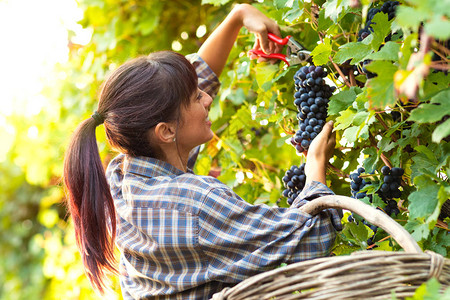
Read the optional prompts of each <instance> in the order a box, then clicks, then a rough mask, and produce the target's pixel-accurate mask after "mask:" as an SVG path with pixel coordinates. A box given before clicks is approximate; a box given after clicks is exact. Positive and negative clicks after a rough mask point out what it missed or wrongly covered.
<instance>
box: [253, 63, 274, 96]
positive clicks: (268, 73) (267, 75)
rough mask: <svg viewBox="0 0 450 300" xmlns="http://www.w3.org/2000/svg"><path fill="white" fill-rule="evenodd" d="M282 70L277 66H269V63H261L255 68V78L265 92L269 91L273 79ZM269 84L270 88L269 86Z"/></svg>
mask: <svg viewBox="0 0 450 300" xmlns="http://www.w3.org/2000/svg"><path fill="white" fill-rule="evenodd" d="M279 70H280V67H279V66H278V65H277V64H274V65H272V64H269V63H259V64H257V65H256V67H255V78H256V82H257V83H258V86H259V87H260V88H261V89H263V90H264V91H268V90H269V89H270V87H271V84H272V79H273V78H274V77H275V74H276V73H277V72H278V71H279ZM267 83H269V84H270V86H267Z"/></svg>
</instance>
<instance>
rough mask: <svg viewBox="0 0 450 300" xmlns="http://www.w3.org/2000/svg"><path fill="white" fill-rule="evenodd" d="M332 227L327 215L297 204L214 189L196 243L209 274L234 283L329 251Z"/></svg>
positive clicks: (201, 216) (204, 210)
mask: <svg viewBox="0 0 450 300" xmlns="http://www.w3.org/2000/svg"><path fill="white" fill-rule="evenodd" d="M335 237H336V232H335V229H334V227H333V225H332V224H331V220H330V218H329V217H328V215H327V214H319V215H317V216H314V217H312V216H311V215H309V214H307V213H304V212H302V211H301V210H300V209H298V207H291V208H280V207H269V206H267V205H251V204H249V203H248V202H246V201H244V200H242V199H241V198H239V196H237V195H236V194H234V193H233V192H232V191H230V190H225V189H217V188H216V189H213V190H211V191H210V193H209V194H208V197H207V198H206V199H205V201H204V203H203V205H202V209H201V212H200V215H199V244H200V247H201V250H202V251H203V253H204V254H205V258H206V259H207V260H208V270H207V273H208V278H209V279H210V280H217V281H222V282H227V283H235V282H239V281H241V280H244V279H245V278H248V277H250V276H253V275H255V274H257V273H260V272H264V271H266V270H269V269H273V268H275V267H278V266H279V265H280V264H281V263H293V262H298V261H303V260H307V259H312V258H316V257H323V256H326V255H328V254H329V252H330V250H331V248H332V246H333V243H334V240H335Z"/></svg>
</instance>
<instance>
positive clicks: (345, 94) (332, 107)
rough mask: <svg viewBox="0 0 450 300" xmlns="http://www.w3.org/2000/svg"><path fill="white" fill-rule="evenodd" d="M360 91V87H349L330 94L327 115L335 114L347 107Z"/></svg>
mask: <svg viewBox="0 0 450 300" xmlns="http://www.w3.org/2000/svg"><path fill="white" fill-rule="evenodd" d="M360 92H361V89H360V88H358V87H351V88H350V89H349V90H344V91H340V92H339V93H338V94H335V95H333V96H331V98H330V102H329V103H328V115H337V114H339V112H341V111H343V110H345V109H347V108H348V107H349V106H350V105H351V104H352V103H353V102H354V101H355V99H356V96H357V94H359V93H360Z"/></svg>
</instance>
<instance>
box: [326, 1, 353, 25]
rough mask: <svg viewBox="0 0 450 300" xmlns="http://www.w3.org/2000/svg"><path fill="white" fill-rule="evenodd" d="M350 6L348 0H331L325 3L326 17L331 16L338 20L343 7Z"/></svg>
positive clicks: (334, 20) (332, 18)
mask: <svg viewBox="0 0 450 300" xmlns="http://www.w3.org/2000/svg"><path fill="white" fill-rule="evenodd" d="M347 7H348V0H329V1H326V2H325V3H324V4H323V8H324V9H325V17H327V18H328V17H329V18H330V19H331V20H333V22H336V21H337V19H338V17H339V14H340V13H341V12H342V10H343V9H346V8H347Z"/></svg>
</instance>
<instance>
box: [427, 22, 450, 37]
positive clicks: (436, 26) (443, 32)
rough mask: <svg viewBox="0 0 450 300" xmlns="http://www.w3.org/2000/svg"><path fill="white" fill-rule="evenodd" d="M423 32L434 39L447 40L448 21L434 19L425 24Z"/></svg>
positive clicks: (448, 32)
mask: <svg viewBox="0 0 450 300" xmlns="http://www.w3.org/2000/svg"><path fill="white" fill-rule="evenodd" d="M424 28H425V32H426V33H427V34H428V35H429V36H432V37H434V38H436V39H439V40H443V41H445V40H448V38H449V37H450V21H449V20H446V19H443V18H440V19H438V18H435V19H433V20H432V21H431V22H428V23H425V26H424Z"/></svg>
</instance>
